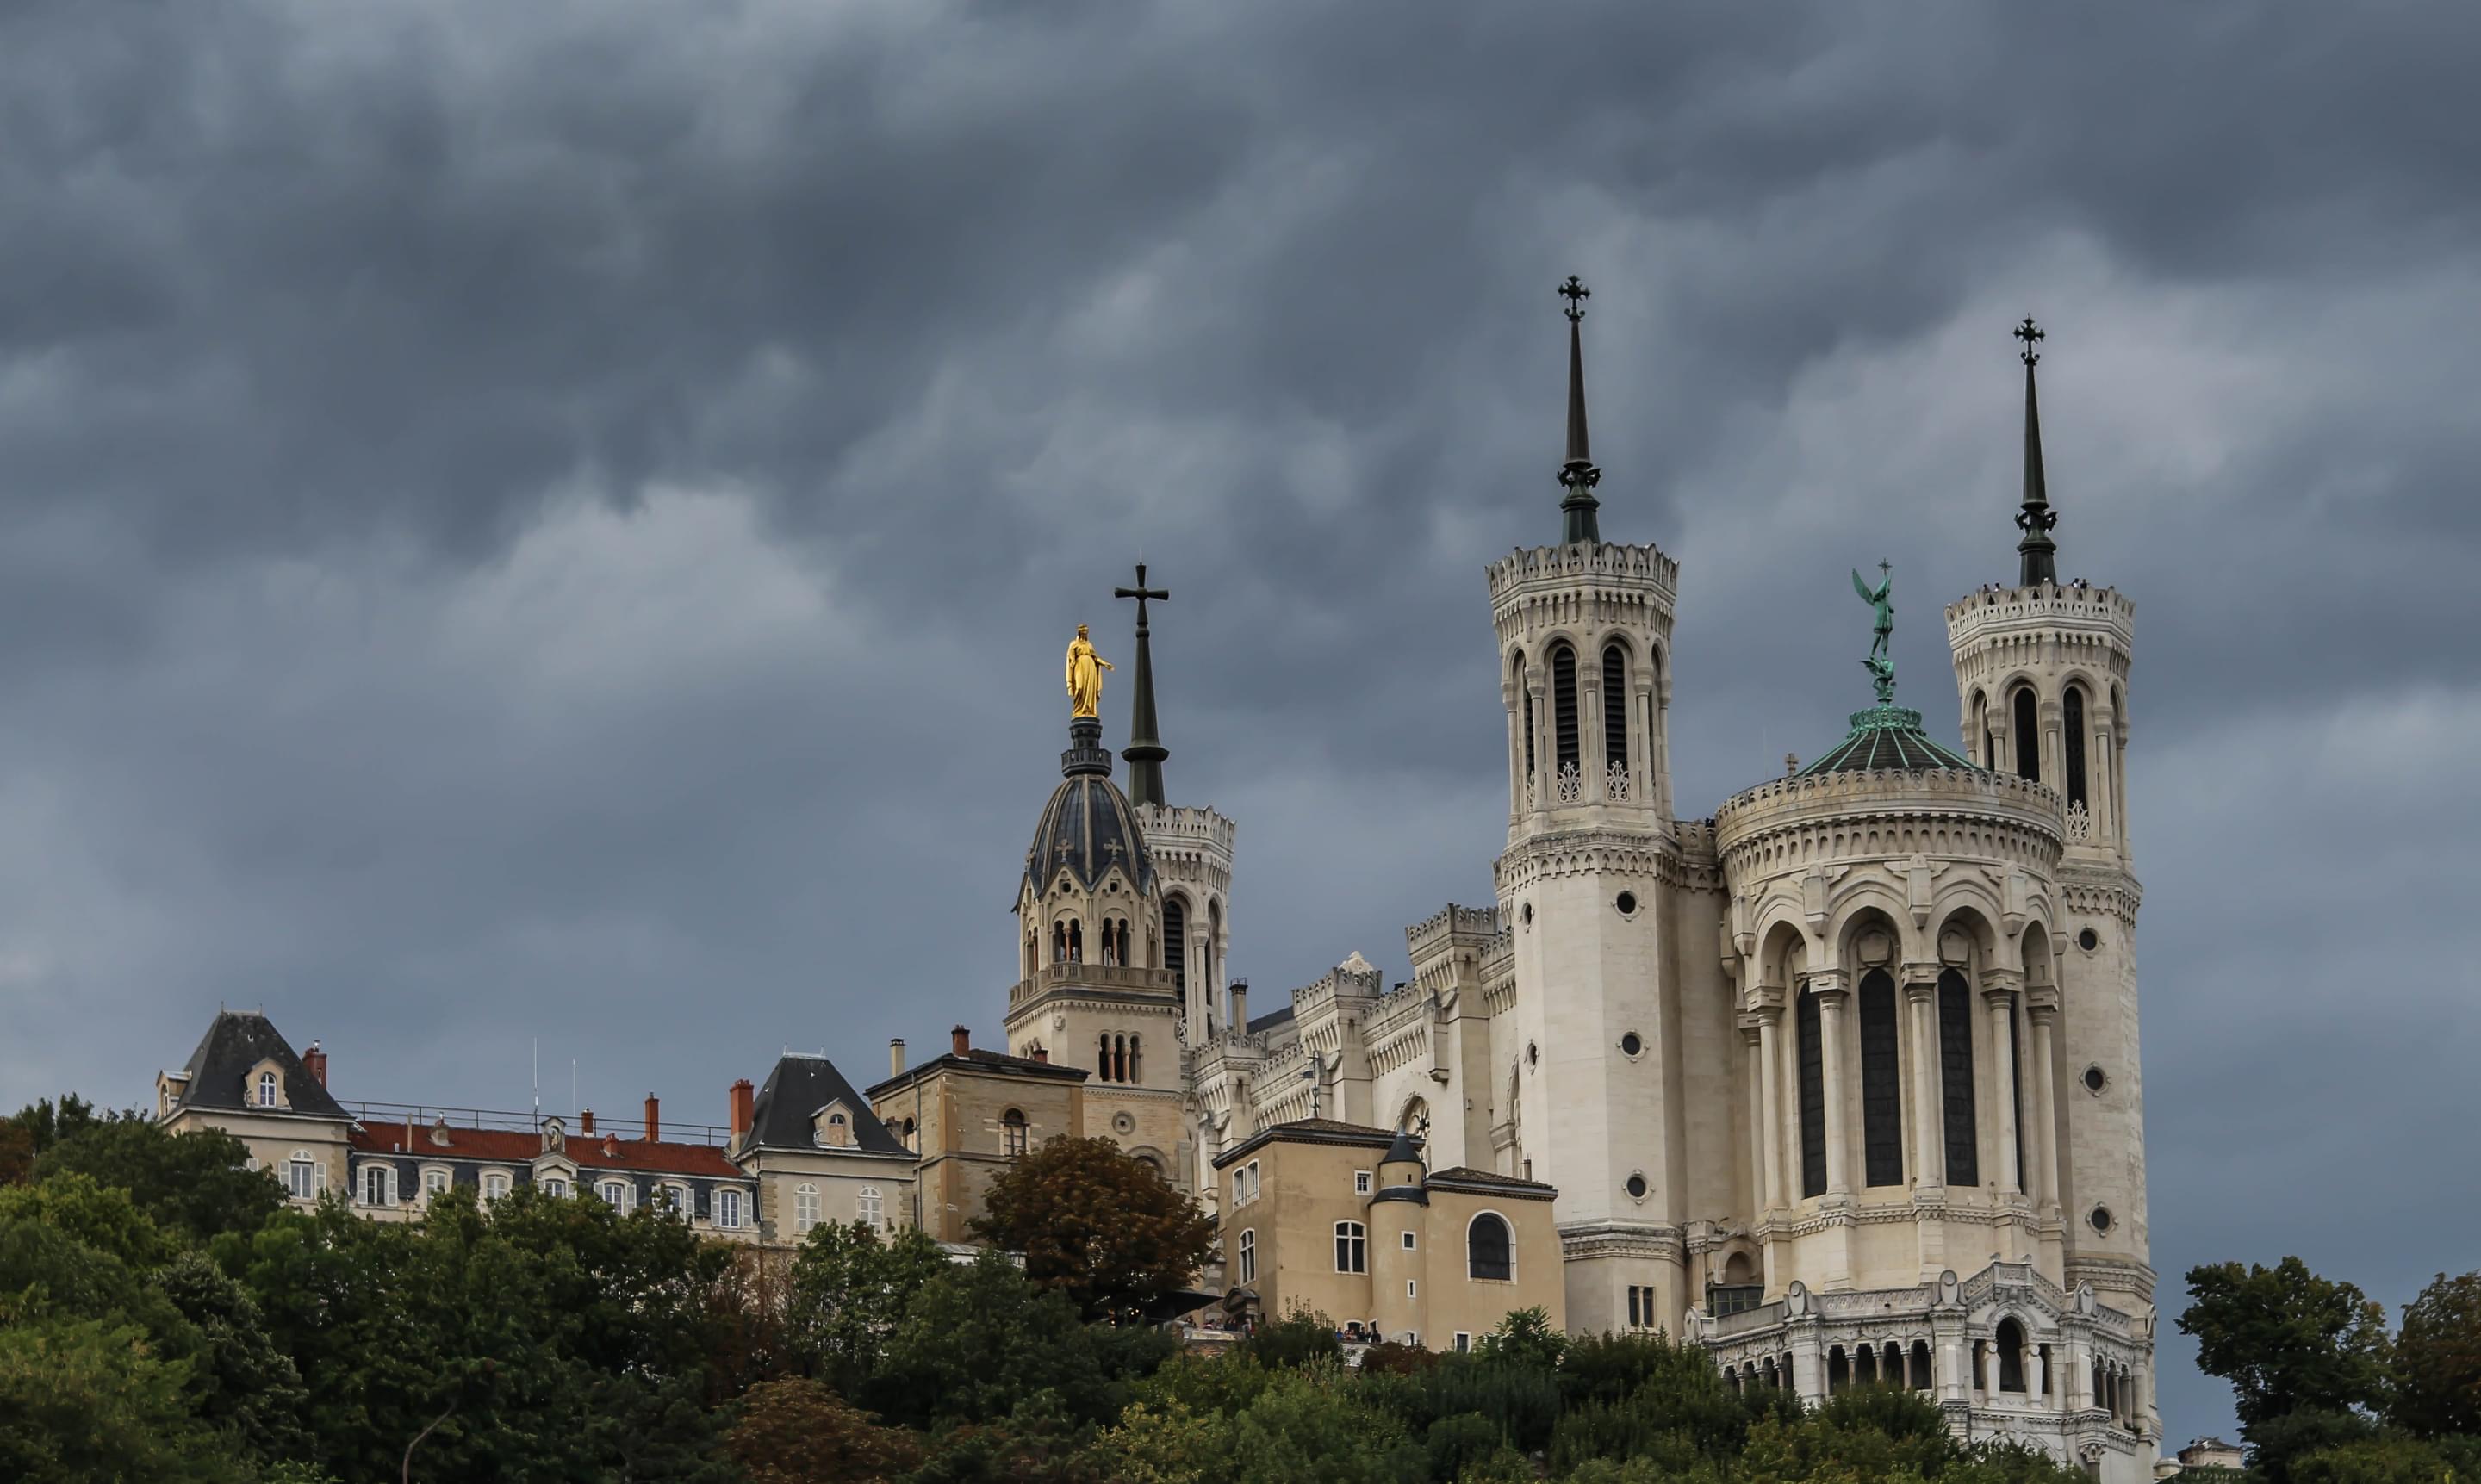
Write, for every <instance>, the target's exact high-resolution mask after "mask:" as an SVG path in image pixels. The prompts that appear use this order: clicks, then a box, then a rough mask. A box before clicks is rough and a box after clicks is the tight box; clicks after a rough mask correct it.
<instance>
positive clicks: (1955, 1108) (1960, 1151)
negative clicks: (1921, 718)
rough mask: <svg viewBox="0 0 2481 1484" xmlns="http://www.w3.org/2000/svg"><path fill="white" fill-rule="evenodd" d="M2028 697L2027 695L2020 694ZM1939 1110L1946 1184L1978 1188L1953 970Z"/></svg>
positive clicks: (1967, 1060) (1966, 1030) (1968, 1037)
mask: <svg viewBox="0 0 2481 1484" xmlns="http://www.w3.org/2000/svg"><path fill="white" fill-rule="evenodd" d="M2024 693H2025V694H2030V693H2031V692H2030V691H2026V692H2024ZM1938 1021H1939V1083H1940V1095H1941V1097H1940V1106H1941V1107H1942V1108H1943V1109H1944V1110H1945V1112H1946V1183H1947V1184H1948V1185H1979V1184H1981V1160H1980V1158H1979V1151H1978V1150H1977V1148H1976V1147H1975V1145H1974V1142H1973V1129H1972V990H1971V989H1970V988H1968V987H1967V986H1966V984H1965V982H1964V976H1963V975H1961V974H1958V973H1956V972H1955V971H1954V970H1953V969H1949V970H1947V971H1946V973H1944V974H1942V975H1940V976H1939V984H1938Z"/></svg>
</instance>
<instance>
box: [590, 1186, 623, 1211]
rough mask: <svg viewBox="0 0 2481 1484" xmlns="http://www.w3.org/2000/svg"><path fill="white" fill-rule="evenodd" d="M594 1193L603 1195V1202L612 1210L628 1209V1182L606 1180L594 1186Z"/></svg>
mask: <svg viewBox="0 0 2481 1484" xmlns="http://www.w3.org/2000/svg"><path fill="white" fill-rule="evenodd" d="M594 1193H595V1194H597V1195H599V1196H601V1197H603V1204H604V1205H606V1206H609V1207H611V1208H612V1209H613V1210H614V1211H627V1210H628V1209H629V1183H628V1182H627V1181H625V1180H607V1181H605V1182H603V1183H602V1184H601V1185H597V1186H595V1187H594Z"/></svg>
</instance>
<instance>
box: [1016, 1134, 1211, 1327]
mask: <svg viewBox="0 0 2481 1484" xmlns="http://www.w3.org/2000/svg"><path fill="white" fill-rule="evenodd" d="M983 1204H984V1207H985V1208H986V1211H987V1213H986V1214H984V1215H982V1216H979V1217H977V1218H976V1219H975V1222H974V1230H975V1233H976V1234H977V1235H978V1236H979V1237H982V1238H983V1239H984V1240H987V1241H990V1242H994V1243H996V1244H997V1245H999V1246H1000V1247H1003V1248H1005V1249H1006V1250H1007V1251H1010V1252H1020V1253H1023V1254H1024V1255H1025V1275H1026V1276H1027V1277H1028V1278H1031V1279H1032V1280H1033V1281H1034V1282H1035V1283H1037V1284H1039V1285H1041V1286H1042V1287H1044V1288H1046V1289H1058V1291H1060V1292H1061V1293H1064V1294H1066V1295H1067V1296H1068V1299H1069V1301H1070V1302H1072V1303H1074V1304H1075V1305H1076V1306H1077V1307H1078V1309H1079V1310H1080V1312H1082V1313H1083V1314H1084V1315H1086V1316H1087V1317H1089V1318H1112V1319H1125V1318H1132V1317H1135V1316H1136V1315H1139V1314H1141V1313H1142V1312H1143V1311H1144V1310H1145V1309H1146V1307H1147V1306H1148V1305H1149V1304H1151V1303H1153V1302H1154V1301H1155V1300H1157V1299H1159V1298H1161V1297H1162V1295H1164V1294H1166V1293H1172V1292H1177V1291H1179V1290H1180V1289H1185V1288H1187V1287H1188V1284H1189V1283H1190V1281H1191V1280H1192V1279H1193V1278H1194V1277H1195V1275H1196V1273H1197V1271H1198V1269H1199V1268H1200V1267H1202V1266H1203V1265H1204V1264H1205V1263H1206V1256H1207V1253H1208V1252H1209V1251H1210V1250H1212V1248H1213V1246H1214V1222H1213V1221H1212V1220H1211V1219H1209V1217H1208V1216H1207V1214H1206V1212H1205V1211H1203V1210H1201V1209H1200V1208H1199V1207H1198V1205H1197V1203H1196V1202H1194V1201H1192V1200H1190V1199H1189V1198H1188V1196H1186V1195H1183V1194H1181V1193H1180V1192H1179V1191H1177V1190H1175V1189H1173V1188H1172V1187H1171V1186H1170V1185H1167V1184H1165V1183H1164V1181H1163V1178H1162V1176H1161V1175H1160V1174H1157V1173H1156V1171H1155V1168H1154V1166H1152V1165H1150V1164H1148V1163H1146V1162H1145V1161H1144V1160H1142V1159H1136V1158H1133V1157H1132V1156H1129V1155H1124V1154H1122V1153H1121V1152H1120V1150H1119V1148H1118V1146H1116V1145H1114V1144H1113V1143H1112V1142H1111V1141H1110V1139H1105V1138H1055V1139H1051V1140H1048V1141H1046V1142H1045V1143H1044V1144H1043V1145H1042V1146H1041V1147H1040V1148H1038V1149H1036V1150H1034V1151H1033V1152H1032V1153H1031V1154H1028V1155H1027V1156H1025V1157H1024V1158H1023V1159H1017V1160H1015V1161H1013V1162H1012V1163H1010V1164H1009V1166H1008V1167H1007V1169H1006V1170H1005V1171H1004V1172H1003V1173H1002V1174H1001V1175H1000V1177H999V1178H998V1179H996V1180H994V1181H992V1182H991V1184H990V1187H989V1189H988V1190H987V1191H986V1192H985V1193H984V1196H983Z"/></svg>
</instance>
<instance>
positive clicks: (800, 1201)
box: [793, 1182, 819, 1232]
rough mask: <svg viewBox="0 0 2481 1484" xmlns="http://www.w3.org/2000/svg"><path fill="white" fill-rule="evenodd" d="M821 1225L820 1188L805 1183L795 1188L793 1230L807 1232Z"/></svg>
mask: <svg viewBox="0 0 2481 1484" xmlns="http://www.w3.org/2000/svg"><path fill="white" fill-rule="evenodd" d="M818 1224H819V1187H818V1186H816V1185H810V1184H809V1183H807V1182H803V1183H802V1184H800V1185H795V1186H794V1187H793V1230H794V1231H796V1232H806V1231H808V1230H809V1229H810V1228H812V1227H814V1226H817V1225H818Z"/></svg>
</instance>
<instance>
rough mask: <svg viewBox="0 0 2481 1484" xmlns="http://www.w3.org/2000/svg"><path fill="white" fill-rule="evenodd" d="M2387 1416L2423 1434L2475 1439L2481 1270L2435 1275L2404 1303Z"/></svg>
mask: <svg viewBox="0 0 2481 1484" xmlns="http://www.w3.org/2000/svg"><path fill="white" fill-rule="evenodd" d="M2387 1416H2388V1419H2389V1420H2390V1421H2393V1422H2396V1423H2398V1424H2400V1425H2402V1426H2403V1427H2405V1428H2407V1429H2409V1430H2411V1431H2412V1432H2414V1433H2416V1434H2419V1435H2421V1436H2423V1437H2440V1436H2444V1435H2448V1434H2460V1435H2463V1436H2466V1437H2481V1271H2475V1272H2469V1273H2466V1274H2464V1275H2463V1276H2462V1277H2460V1278H2449V1277H2448V1276H2446V1275H2445V1274H2444V1273H2441V1274H2439V1275H2438V1278H2437V1280H2436V1281H2435V1282H2433V1283H2431V1284H2430V1286H2429V1287H2428V1288H2425V1289H2421V1290H2420V1296H2419V1297H2417V1298H2416V1299H2414V1300H2413V1301H2412V1302H2411V1303H2409V1304H2406V1305H2405V1306H2404V1315H2403V1328H2402V1329H2401V1330H2400V1331H2399V1332H2397V1334H2396V1336H2395V1373H2394V1396H2393V1399H2392V1401H2391V1403H2390V1405H2389V1408H2388V1412H2387Z"/></svg>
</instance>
